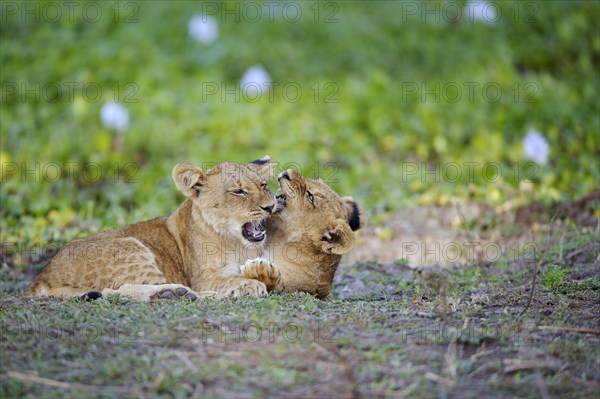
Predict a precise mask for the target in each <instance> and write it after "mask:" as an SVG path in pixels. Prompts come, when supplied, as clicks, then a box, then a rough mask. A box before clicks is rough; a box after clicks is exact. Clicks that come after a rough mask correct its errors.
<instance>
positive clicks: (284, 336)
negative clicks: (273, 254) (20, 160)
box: [0, 233, 600, 398]
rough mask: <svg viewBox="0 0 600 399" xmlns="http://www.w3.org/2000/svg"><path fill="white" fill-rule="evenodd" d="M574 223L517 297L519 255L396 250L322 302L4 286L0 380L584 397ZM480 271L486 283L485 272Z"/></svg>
mask: <svg viewBox="0 0 600 399" xmlns="http://www.w3.org/2000/svg"><path fill="white" fill-rule="evenodd" d="M574 235H575V234H573V233H569V234H567V235H566V236H567V238H568V237H571V236H574ZM577 236H578V239H579V242H580V244H581V246H580V247H578V248H579V249H582V248H583V249H584V250H583V251H580V252H579V258H578V259H579V260H578V261H577V263H573V264H570V265H568V266H569V267H570V269H571V271H572V273H570V274H568V275H566V276H565V282H564V283H563V284H562V285H561V286H560V287H559V289H553V290H548V289H545V288H543V287H541V285H540V283H539V282H538V284H537V286H536V293H535V296H534V300H533V302H532V303H531V304H530V305H529V307H528V308H525V307H526V306H527V304H528V300H527V299H528V296H529V288H530V287H531V282H530V281H528V280H529V279H530V277H531V273H530V271H529V270H528V269H527V268H528V267H529V266H526V265H525V264H524V263H523V262H521V261H519V260H514V259H513V260H511V259H508V260H506V259H505V261H508V262H509V263H510V264H511V265H512V268H511V269H509V268H504V269H496V268H494V267H493V266H489V267H485V268H467V269H463V268H460V269H451V270H442V269H437V268H425V269H421V271H417V272H416V273H412V274H407V271H408V270H409V268H408V267H407V266H403V265H400V264H391V265H380V264H376V263H359V264H355V265H353V266H351V267H350V266H346V267H343V268H342V269H340V270H339V273H338V274H337V276H336V280H335V286H334V293H333V294H332V295H331V296H330V297H329V298H328V299H327V300H318V299H316V298H314V297H311V296H308V295H305V294H281V295H270V296H268V297H265V298H238V299H224V300H217V299H203V300H200V301H196V302H188V301H183V300H181V301H168V300H156V301H154V302H150V303H141V302H136V301H129V300H127V299H124V298H119V297H108V298H106V299H102V300H97V301H95V302H80V301H78V300H74V299H71V300H56V299H47V298H46V299H33V300H23V299H21V298H19V297H18V296H14V295H13V294H10V293H2V294H0V326H1V327H2V340H1V341H0V351H1V356H2V363H1V366H0V381H1V386H0V390H1V391H0V392H1V394H2V397H23V396H44V397H62V396H64V395H72V396H80V397H92V396H93V397H114V396H115V395H117V396H152V397H185V396H189V395H199V394H202V395H206V396H211V397H213V396H225V397H238V396H240V397H241V396H243V397H247V396H257V397H264V396H286V397H298V396H311V395H314V396H319V397H323V396H335V397H355V396H376V397H383V396H387V397H390V396H391V397H395V396H398V395H399V394H400V393H401V392H407V391H406V390H409V391H410V392H411V395H414V396H418V397H423V396H424V397H430V396H436V397H438V396H449V397H472V398H475V397H489V396H511V395H513V396H519V397H537V396H539V395H540V392H542V390H544V392H548V394H549V395H552V396H553V397H575V396H577V397H590V398H591V397H594V396H595V395H597V393H598V381H599V380H600V375H598V370H597V364H596V362H597V358H598V355H600V353H599V352H598V348H597V345H595V342H596V339H597V338H596V337H597V333H596V335H594V334H586V333H585V332H577V331H576V330H572V331H561V330H553V329H552V328H553V326H555V327H558V328H564V327H574V328H575V329H577V328H579V329H582V328H588V329H591V330H597V326H598V316H597V314H595V312H594V306H595V305H594V304H596V303H598V300H600V290H599V287H600V284H599V282H598V276H597V272H596V276H594V277H588V278H584V279H580V280H572V279H571V278H570V276H572V275H584V274H586V273H588V274H589V273H590V272H591V273H594V271H593V270H594V268H595V267H596V265H595V263H594V260H595V259H596V258H597V256H598V247H597V246H594V245H593V244H594V243H596V242H597V240H598V236H597V233H585V234H581V233H578V234H577ZM567 241H568V240H567ZM590 244H591V245H590ZM552 248H554V247H553V246H552ZM577 250H578V249H572V250H569V251H567V255H569V254H571V253H574V252H575V251H577ZM521 270H522V271H523V273H520V274H519V273H518V272H519V271H521ZM4 273H6V270H4V271H3V272H2V280H3V281H4V276H5V274H4ZM491 275H493V276H496V277H497V280H496V281H495V282H488V283H482V282H485V281H489V278H488V277H489V276H491ZM519 275H520V276H521V277H518V278H517V277H516V276H519ZM509 277H511V278H512V279H513V281H511V282H510V283H507V281H508V278H509ZM515 278H516V280H515ZM26 279H27V277H25V276H24V275H23V274H21V280H26ZM357 279H359V280H361V281H363V283H364V286H363V288H362V289H360V290H355V291H354V292H352V293H350V294H348V293H347V292H346V290H345V287H346V286H347V285H352V283H353V282H354V281H356V280H357ZM382 284H384V285H383V286H382ZM338 293H339V294H338ZM342 293H344V294H343V295H342ZM523 312H524V314H523V315H522V316H521V313H523ZM537 326H541V327H540V328H537ZM548 326H550V327H548ZM15 372H16V373H15ZM36 378H37V379H36ZM39 378H45V379H46V380H40V379H39ZM53 384H54V385H53ZM56 384H60V386H56Z"/></svg>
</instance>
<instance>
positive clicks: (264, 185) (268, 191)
mask: <svg viewBox="0 0 600 399" xmlns="http://www.w3.org/2000/svg"><path fill="white" fill-rule="evenodd" d="M261 186H262V189H263V190H264V191H265V193H269V194H270V193H271V190H270V189H269V186H267V183H263V184H261Z"/></svg>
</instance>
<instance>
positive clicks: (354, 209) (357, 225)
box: [342, 197, 367, 231]
mask: <svg viewBox="0 0 600 399" xmlns="http://www.w3.org/2000/svg"><path fill="white" fill-rule="evenodd" d="M342 201H343V202H344V207H345V208H346V212H347V213H348V224H349V225H350V228H351V229H352V231H356V230H358V229H362V228H363V227H365V225H366V224H367V216H366V215H365V212H364V211H363V209H362V208H361V207H360V205H358V204H357V203H356V202H355V201H354V200H353V199H352V197H343V198H342Z"/></svg>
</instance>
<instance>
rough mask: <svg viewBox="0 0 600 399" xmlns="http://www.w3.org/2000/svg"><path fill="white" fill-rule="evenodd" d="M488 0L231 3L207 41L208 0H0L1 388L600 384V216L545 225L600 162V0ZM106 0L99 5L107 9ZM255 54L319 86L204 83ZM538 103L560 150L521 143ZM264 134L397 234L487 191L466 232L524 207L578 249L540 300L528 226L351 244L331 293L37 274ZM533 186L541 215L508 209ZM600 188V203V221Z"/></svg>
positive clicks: (586, 391) (238, 389)
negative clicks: (69, 5)
mask: <svg viewBox="0 0 600 399" xmlns="http://www.w3.org/2000/svg"><path fill="white" fill-rule="evenodd" d="M493 3H494V4H495V5H497V6H498V7H499V10H500V11H501V13H502V14H501V17H500V18H498V21H497V23H495V24H490V25H488V24H485V23H481V22H477V23H471V22H469V21H468V20H466V19H462V20H460V21H456V22H452V21H449V20H448V19H444V18H441V20H440V22H439V23H436V22H435V21H433V20H432V19H433V18H435V17H434V16H431V15H430V16H429V17H422V15H423V14H420V12H422V11H424V7H429V8H428V9H431V8H432V7H440V9H441V8H442V7H444V8H445V9H447V7H452V6H454V5H456V6H457V7H458V8H457V9H462V7H463V6H464V5H465V2H464V1H443V2H429V3H427V5H425V3H420V2H397V1H371V2H366V1H346V2H339V3H333V2H322V3H314V2H288V3H286V4H292V5H300V7H301V8H302V12H303V17H302V18H301V19H300V21H298V22H296V23H291V22H289V21H287V20H286V19H285V18H284V17H283V16H278V17H276V18H274V20H272V21H271V20H269V19H268V18H261V19H259V20H258V21H257V22H252V21H249V20H248V19H247V18H241V19H240V21H235V20H234V17H232V16H229V17H227V18H223V17H222V16H219V15H217V16H216V18H217V22H218V25H219V32H220V36H219V38H218V39H217V41H216V42H214V43H213V44H210V45H203V44H199V43H196V42H194V41H193V40H192V39H190V37H189V36H188V34H187V23H188V21H189V19H190V17H191V16H192V15H194V14H196V13H200V12H201V11H202V7H203V6H202V5H201V3H198V2H191V1H169V2H167V1H152V2H122V3H113V2H82V3H79V2H78V3H77V5H76V6H75V13H74V14H73V18H72V19H71V18H69V17H68V16H67V14H65V16H64V17H63V18H60V19H59V20H58V21H50V20H49V18H46V17H43V15H41V16H42V18H40V20H39V21H35V20H34V18H35V17H34V16H32V15H29V16H27V15H26V14H25V13H24V12H23V10H22V7H27V8H28V9H35V7H37V9H38V10H41V9H42V8H43V7H48V6H47V4H50V3H42V2H27V3H21V2H3V3H0V7H1V10H0V11H1V12H0V18H1V19H2V21H1V23H0V83H1V86H2V92H1V93H0V94H1V96H2V98H1V115H0V116H1V117H0V166H1V169H0V178H1V179H2V182H1V183H2V184H1V185H0V243H1V246H0V255H1V259H0V328H1V331H0V332H1V339H0V360H1V361H0V396H1V397H3V398H4V397H7V398H10V397H15V398H17V397H19V398H20V397H40V396H43V397H56V398H62V397H65V396H73V397H107V398H112V397H115V396H119V397H125V396H133V397H140V396H144V397H187V396H194V397H199V396H207V397H217V396H219V397H249V396H256V397H265V396H269V397H311V396H312V397H365V396H369V397H398V396H406V397H413V396H414V397H461V398H463V397H472V398H482V397H490V396H492V397H494V396H497V397H513V396H514V397H540V396H545V395H546V393H547V395H546V396H549V397H590V398H592V397H593V398H596V397H597V396H598V394H599V392H598V391H599V385H598V382H599V381H600V375H599V374H598V356H600V354H599V352H598V345H597V337H598V335H597V334H596V333H585V332H584V330H576V328H579V329H585V328H587V329H591V330H597V329H598V314H597V311H596V309H597V303H598V301H599V300H600V297H599V292H600V290H599V287H600V282H599V278H598V271H597V259H598V249H599V248H598V244H597V243H598V231H597V228H596V226H595V225H594V224H593V223H587V224H586V226H588V227H585V228H583V227H582V226H581V223H580V222H578V221H576V219H575V216H574V215H567V217H566V218H564V216H565V215H563V214H562V213H561V214H559V215H558V218H557V219H558V220H559V221H560V222H561V223H564V224H562V225H560V227H559V228H558V229H559V231H558V233H559V234H558V235H554V236H552V239H551V240H550V242H551V245H550V247H549V248H545V246H544V243H545V241H544V240H545V236H544V234H543V231H544V230H543V228H544V226H546V225H552V226H554V225H553V223H552V222H550V217H548V218H547V219H548V220H546V217H545V216H547V215H545V214H546V213H548V212H551V211H552V210H553V209H554V206H555V205H554V204H555V202H556V201H558V200H564V201H566V203H567V204H570V203H571V201H572V200H574V199H577V198H580V197H582V196H584V195H586V194H588V193H589V192H591V191H593V190H594V189H597V187H598V179H599V178H600V173H599V169H598V156H599V155H600V154H599V146H598V137H599V133H600V132H599V126H600V117H599V115H600V112H599V111H600V109H599V103H598V90H599V88H600V85H599V83H600V80H599V76H598V68H599V66H600V63H599V60H600V36H599V34H598V32H599V27H600V5H599V4H598V2H594V1H569V2H567V1H551V2H547V1H544V2H542V1H527V2H515V1H510V0H502V1H495V2H493ZM52 4H57V3H52ZM88 4H92V5H91V6H90V7H95V5H98V6H99V7H100V10H101V13H102V16H101V17H99V18H98V19H97V20H95V21H90V20H89V18H87V19H86V18H85V16H84V15H82V8H83V7H85V6H86V5H88ZM212 4H216V6H217V7H218V9H219V10H222V9H224V8H225V7H227V8H228V9H234V8H235V7H236V6H239V7H242V6H243V5H244V4H246V3H239V2H232V1H228V2H219V3H212ZM315 4H316V5H317V9H318V10H319V17H318V18H317V21H315V19H314V12H315V8H314V7H315ZM415 5H416V6H417V7H418V9H417V14H416V15H413V14H411V13H410V12H409V10H408V9H407V8H405V7H407V6H408V7H411V6H415ZM14 6H17V12H16V13H13V10H14V9H13V8H11V7H14ZM115 6H116V7H117V8H115ZM111 7H112V8H111ZM282 7H283V6H282ZM311 7H313V8H311ZM117 9H118V10H119V16H118V18H115V11H116V10H117ZM280 10H281V9H280ZM50 11H51V10H48V12H50ZM332 11H333V12H334V15H333V18H335V21H334V22H333V23H326V21H325V18H326V17H327V15H329V13H330V12H332ZM516 11H518V15H517V14H515V12H516ZM37 12H38V16H40V14H39V12H40V11H37ZM90 12H91V10H90ZM130 12H134V15H132V16H133V17H134V18H135V21H129V22H131V23H125V18H126V17H127V16H128V15H129V13H130ZM34 13H36V11H34ZM65 13H66V11H65ZM531 13H533V15H531ZM34 15H35V14H34ZM44 15H46V14H44ZM48 15H50V16H51V15H52V14H48ZM92 15H93V14H92ZM530 17H533V19H531V18H530ZM255 64H261V65H263V66H264V68H266V70H267V71H268V72H269V74H270V75H271V77H272V79H273V81H275V82H277V83H278V84H279V86H278V87H279V88H281V87H286V86H291V85H297V86H295V87H300V88H301V90H302V95H301V96H300V97H299V98H298V101H295V102H294V101H290V99H289V97H287V98H286V95H288V93H285V92H283V91H282V90H280V89H275V90H274V96H273V98H272V99H271V98H268V97H267V96H263V97H262V98H261V99H260V100H259V101H256V102H253V101H251V100H249V99H248V98H240V99H239V101H236V100H235V99H234V98H233V96H232V95H229V96H227V97H226V98H225V100H222V99H221V94H222V92H221V91H220V92H219V93H217V94H216V95H214V96H210V95H208V94H207V93H206V90H205V89H206V87H207V86H206V85H207V84H208V85H213V84H216V85H217V87H219V90H221V88H222V87H223V86H222V85H226V88H232V87H235V85H236V84H238V83H239V81H240V79H241V77H242V76H243V74H244V72H245V71H246V70H247V69H248V68H249V67H250V66H252V65H255ZM471 82H472V83H473V85H474V86H473V87H475V89H474V90H475V91H474V97H473V98H470V97H469V95H468V94H467V92H466V87H467V86H466V84H471ZM455 83H456V85H457V86H458V87H459V88H461V89H462V90H463V93H462V94H463V95H462V96H461V97H460V98H458V99H456V100H454V99H453V98H454V92H452V89H453V87H456V86H454V84H455ZM71 84H75V85H76V86H75V87H76V88H75V90H74V92H73V96H72V97H71V96H70V93H69V92H68V87H69V86H68V85H71ZM86 85H87V86H90V87H91V86H94V87H99V88H100V90H101V92H102V94H101V96H100V98H99V99H98V101H93V99H92V98H91V97H92V96H93V94H92V93H89V92H85V91H83V90H82V89H83V87H84V86H86ZM95 85H97V86H95ZM55 87H60V88H61V90H62V92H61V93H60V94H57V93H56V92H55V89H54V88H55ZM317 87H318V88H319V93H318V95H317V96H316V97H315V94H316V88H317ZM484 87H493V88H500V90H501V91H502V95H501V96H500V97H499V98H498V99H497V100H494V99H492V98H490V95H487V94H489V93H485V92H484V91H483V88H484ZM46 89H48V90H46ZM203 89H204V90H203ZM411 90H413V91H414V90H416V93H415V92H413V91H411ZM427 90H433V91H434V94H427V92H426V91H427ZM446 90H449V91H446ZM27 93H29V94H27ZM490 93H491V92H490ZM486 95H487V97H486ZM436 96H437V97H436ZM328 100H335V102H329V101H328ZM109 101H117V102H119V103H121V104H122V105H123V106H125V107H126V108H127V110H128V112H129V114H130V119H131V125H130V127H129V129H128V130H127V131H126V132H125V133H124V134H123V136H122V143H121V142H120V141H121V138H120V137H119V136H118V134H117V133H116V132H114V131H111V130H109V129H106V128H105V127H104V126H103V125H102V123H101V121H100V109H101V107H102V105H103V104H105V103H106V102H109ZM531 128H534V129H536V130H538V131H540V132H541V133H542V135H543V136H544V137H545V138H546V140H547V141H548V143H549V145H550V154H549V157H548V162H547V163H546V164H545V165H537V164H534V163H532V162H530V161H529V160H527V159H526V158H525V157H524V155H523V144H522V140H523V137H524V136H525V134H526V132H527V131H528V130H529V129H531ZM267 153H268V154H270V155H272V156H273V158H274V159H275V160H276V161H277V162H279V169H283V168H284V167H292V166H293V167H297V168H298V167H299V168H301V170H302V172H303V173H304V174H305V175H307V176H311V177H317V176H320V177H322V178H324V179H325V180H327V181H328V182H329V183H330V184H331V185H332V187H333V188H334V189H336V190H337V191H338V192H340V193H341V194H343V195H352V196H354V197H355V198H356V199H357V200H358V201H359V202H360V203H361V204H363V205H364V206H365V207H366V209H367V210H368V214H369V219H370V224H371V225H378V226H380V227H381V229H380V230H379V231H380V232H381V238H382V239H384V238H385V237H386V234H387V235H388V236H390V237H388V239H389V238H391V234H392V233H393V231H392V228H391V227H389V226H386V223H387V222H388V219H389V216H390V215H393V214H394V213H395V212H396V211H398V210H399V209H402V208H405V207H413V206H419V205H434V206H437V205H442V206H444V205H450V204H453V203H454V202H455V201H458V202H467V201H472V202H477V203H479V204H482V206H485V207H486V209H488V210H489V211H488V212H487V213H486V214H485V217H484V218H483V219H482V220H479V219H478V218H475V219H467V220H466V221H465V223H464V224H465V225H464V226H463V228H464V230H466V231H462V232H458V234H459V235H458V236H459V237H470V235H474V236H476V237H478V236H480V235H481V236H482V237H484V238H485V237H487V238H489V240H491V241H494V240H496V239H498V240H499V241H501V242H502V243H505V241H506V242H508V243H509V244H510V242H509V238H507V237H515V236H519V237H521V238H522V237H523V235H524V234H525V233H523V231H522V230H523V228H524V227H523V224H527V226H526V229H527V234H531V235H535V236H532V238H531V239H532V240H533V241H536V242H540V243H541V244H540V247H539V248H540V251H541V252H540V253H538V255H539V257H538V258H537V261H538V263H537V264H535V265H536V267H537V269H536V270H539V271H544V270H546V269H545V268H546V267H547V265H548V264H555V265H557V266H558V267H560V268H564V269H566V270H568V271H569V273H567V274H566V275H565V276H564V277H563V281H562V284H560V285H558V286H557V287H555V288H553V289H547V288H545V287H543V285H542V282H541V281H540V277H539V276H538V278H537V283H536V290H535V293H534V296H533V297H532V301H531V303H529V302H528V298H529V296H530V287H531V282H530V279H531V276H532V271H531V267H532V264H531V262H526V260H527V259H519V258H517V255H518V256H522V255H525V254H520V253H519V254H515V253H514V252H510V248H508V250H507V251H508V252H507V253H506V254H505V257H503V258H501V259H499V260H498V261H495V262H492V263H491V264H469V265H467V266H465V267H462V268H456V269H451V270H442V269H439V268H425V267H421V268H418V269H419V270H416V271H415V270H411V269H408V267H407V265H406V264H405V263H406V262H397V263H394V264H386V265H382V264H379V263H376V262H362V263H356V264H353V265H345V266H344V267H343V268H341V269H340V271H339V272H338V274H337V276H336V281H335V285H334V289H333V293H332V295H331V296H330V297H329V298H328V299H327V300H324V301H321V300H317V299H315V298H312V297H310V296H307V295H302V294H295V295H270V296H269V297H266V298H260V299H253V298H244V299H237V300H231V299H230V300H202V301H197V302H194V303H189V302H184V301H174V302H169V301H156V302H151V303H139V302H134V301H129V300H126V299H123V298H118V297H111V298H107V299H104V300H100V301H96V302H92V303H82V302H78V301H75V300H64V301H63V300H57V299H35V300H24V299H22V298H21V297H20V294H21V293H22V291H23V289H24V288H25V287H26V286H27V285H28V284H29V283H30V282H31V281H32V279H33V277H34V275H35V274H36V273H38V272H39V271H40V270H41V269H42V268H43V267H44V265H45V264H46V263H47V261H48V259H49V257H50V256H52V255H53V254H54V253H55V252H56V250H57V249H58V248H60V247H61V246H62V245H63V244H64V243H66V242H68V241H70V240H72V239H74V238H77V237H80V236H84V235H88V234H90V233H93V232H96V231H99V230H103V229H107V228H114V227H118V226H123V225H126V224H129V223H132V222H135V221H140V220H144V219H149V218H153V217H157V216H161V215H167V214H169V213H170V212H172V211H173V210H174V209H175V208H176V206H177V205H178V204H179V203H180V202H181V201H182V198H181V196H180V195H179V194H178V193H177V192H176V189H175V187H174V184H173V183H172V181H171V178H170V174H171V169H172V167H173V165H174V164H175V163H177V162H182V161H187V162H191V163H195V164H198V165H207V164H214V163H217V162H221V161H224V160H233V161H249V160H251V159H255V158H258V157H261V156H263V155H264V154H267ZM452 165H458V166H459V169H460V171H461V172H462V173H461V176H460V177H458V178H454V176H452V175H451V172H452V171H453V170H452V169H449V167H452ZM469 165H475V166H474V167H473V169H472V173H471V169H470V166H469ZM490 166H491V168H490ZM486 167H487V169H486ZM57 170H58V171H59V175H58V176H56V175H55V173H56V171H57ZM432 170H433V171H435V172H434V174H427V173H426V172H427V171H432ZM98 171H99V172H100V173H99V174H98ZM495 171H498V172H499V173H501V176H500V177H496V176H494V175H495V174H496V173H497V172H495ZM531 203H534V204H539V205H540V207H541V214H540V215H539V217H538V216H537V214H536V213H535V212H533V213H531V212H527V210H529V209H530V208H525V210H526V212H524V217H525V218H526V219H527V222H522V221H521V222H519V221H518V220H516V222H517V223H514V222H507V221H506V219H505V216H507V215H510V212H511V211H513V210H515V209H518V208H519V207H521V206H522V205H525V204H531ZM588 203H589V204H591V205H590V206H591V208H590V209H585V210H581V211H580V212H579V214H580V215H583V216H585V217H586V218H587V219H588V221H589V219H590V218H592V219H593V218H594V216H592V215H595V217H596V219H593V220H595V221H596V222H597V217H598V216H600V213H599V210H598V206H599V204H598V201H597V200H596V201H589V202H588ZM574 208H575V207H574ZM531 209H533V208H531ZM560 209H567V210H569V209H570V208H569V207H566V208H560ZM536 211H540V209H536ZM507 212H508V214H507ZM561 212H562V211H561ZM552 219H554V218H553V217H552ZM413 222H414V223H415V224H417V223H420V221H417V220H414V221H413ZM590 226H591V227H590ZM555 227H556V226H554V227H551V229H554V228H555ZM594 229H596V230H594ZM386 232H387V233H386ZM388 233H389V234H388ZM561 234H562V235H561ZM527 240H529V235H528V236H527ZM515 242H518V240H516V239H515ZM519 248H520V247H519ZM509 254H510V255H512V257H509V256H508V255H509ZM522 312H523V314H522V315H521V313H522ZM537 326H541V327H547V328H546V329H540V328H536V327H537ZM257 327H258V328H260V334H259V333H258V329H257ZM557 327H573V328H575V330H567V331H562V330H559V329H556V328H557ZM553 328H554V329H553Z"/></svg>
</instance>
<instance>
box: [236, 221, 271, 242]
mask: <svg viewBox="0 0 600 399" xmlns="http://www.w3.org/2000/svg"><path fill="white" fill-rule="evenodd" d="M242 234H243V236H244V237H245V238H246V239H247V240H248V241H252V242H259V241H262V240H264V239H265V236H266V234H267V231H266V229H265V221H264V220H253V221H251V222H248V223H246V224H245V225H243V226H242Z"/></svg>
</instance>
